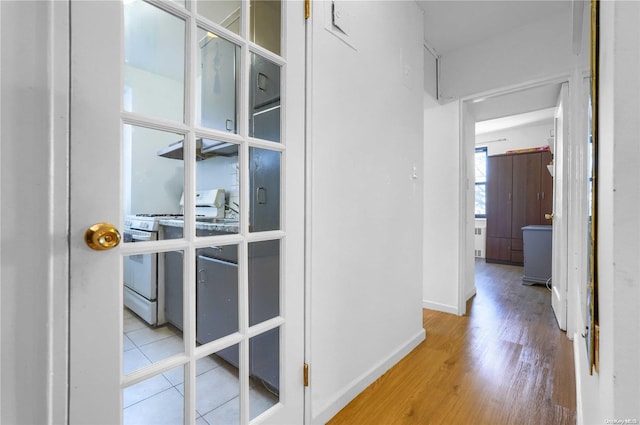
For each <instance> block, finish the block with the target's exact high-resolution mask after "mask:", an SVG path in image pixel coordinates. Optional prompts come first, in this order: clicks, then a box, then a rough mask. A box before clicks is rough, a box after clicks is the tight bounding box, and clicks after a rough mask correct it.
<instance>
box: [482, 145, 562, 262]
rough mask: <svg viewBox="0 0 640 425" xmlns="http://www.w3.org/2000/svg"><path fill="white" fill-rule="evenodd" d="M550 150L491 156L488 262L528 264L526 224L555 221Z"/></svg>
mask: <svg viewBox="0 0 640 425" xmlns="http://www.w3.org/2000/svg"><path fill="white" fill-rule="evenodd" d="M551 160H552V155H551V152H550V151H537V152H527V153H518V154H505V155H494V156H490V157H488V158H487V248H486V249H487V250H486V261H487V262H488V263H504V264H517V265H522V264H523V263H524V255H523V252H522V227H524V226H528V225H531V224H551V220H547V219H545V214H551V213H552V209H553V181H552V178H551V174H550V173H549V171H548V170H547V164H550V163H551Z"/></svg>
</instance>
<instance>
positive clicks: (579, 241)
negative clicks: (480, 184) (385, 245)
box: [458, 71, 587, 338]
mask: <svg viewBox="0 0 640 425" xmlns="http://www.w3.org/2000/svg"><path fill="white" fill-rule="evenodd" d="M582 80H583V75H582V74H581V73H580V72H578V71H574V72H573V73H571V74H561V75H558V76H554V77H550V78H545V79H539V80H532V81H529V82H526V83H523V84H516V85H513V86H508V87H503V88H500V89H496V90H490V91H486V92H482V93H478V94H475V95H471V96H467V97H464V98H462V99H460V102H461V104H462V102H471V101H473V100H476V99H480V98H483V97H490V96H497V95H501V94H507V93H510V92H514V91H518V90H523V89H527V88H532V87H536V86H541V85H545V84H554V83H555V84H557V83H563V82H568V85H569V93H570V95H569V99H568V102H567V103H568V104H569V105H568V109H569V114H568V115H569V117H568V121H569V124H568V125H569V137H568V140H567V141H566V142H567V143H566V144H565V154H567V159H566V161H567V170H572V171H571V172H570V173H569V174H570V176H568V177H569V178H568V182H567V186H566V188H567V192H568V193H578V194H580V195H579V196H576V197H574V198H572V199H570V200H569V203H568V204H569V205H566V204H565V206H564V207H563V208H564V210H563V211H562V213H563V215H564V216H565V217H566V220H565V223H571V222H580V223H581V222H582V221H584V220H586V209H585V208H584V206H583V205H582V204H583V203H585V202H586V201H585V199H586V198H585V196H586V195H583V193H584V194H586V191H587V177H586V168H587V163H586V162H587V157H586V154H585V150H586V148H585V147H581V143H582V144H584V140H581V135H582V133H581V132H580V127H579V126H580V125H581V124H580V123H581V122H582V120H580V119H574V117H575V116H578V114H580V113H581V110H580V108H572V105H573V104H576V105H580V104H582V102H581V100H582V99H581V97H580V96H577V95H576V94H575V92H576V91H581V90H582V87H583V86H582V84H583V82H582ZM574 87H575V90H574ZM461 110H462V106H461ZM464 119H465V115H464V114H461V118H460V123H459V134H460V137H459V143H460V151H461V159H460V165H461V167H460V179H459V186H458V190H459V191H460V193H467V194H468V196H467V197H466V198H467V199H468V198H469V196H471V194H470V193H469V192H472V191H473V189H474V188H473V185H471V184H469V183H468V182H472V181H474V179H475V176H474V175H472V173H473V169H469V167H467V166H465V163H466V164H469V163H470V161H472V158H473V155H474V152H475V140H474V139H472V138H469V137H466V138H465V137H462V135H463V134H464V127H465V124H467V123H465V122H464ZM465 158H466V161H465ZM573 170H578V171H579V172H575V171H573ZM460 198H461V200H462V199H464V197H463V196H460ZM472 206H473V204H469V203H468V202H461V204H460V220H459V226H460V227H459V237H458V243H459V244H460V249H459V258H458V261H459V270H460V275H459V276H460V278H459V280H458V311H459V314H465V312H466V301H467V299H466V296H465V288H469V287H471V286H473V285H474V283H473V282H469V281H468V280H469V279H470V278H471V276H469V274H467V273H464V272H463V271H464V270H467V269H468V268H469V267H473V263H474V258H473V254H472V253H473V242H474V239H473V227H471V226H467V220H466V219H465V218H466V217H467V216H468V215H469V214H471V212H470V211H469V210H470V209H471V208H472ZM581 220H582V221H581ZM580 228H581V229H582V230H583V231H586V224H584V226H580ZM554 230H555V229H554ZM576 230H578V229H577V228H574V227H572V232H573V231H576ZM564 234H565V235H566V234H567V232H566V229H565V232H564ZM565 239H568V240H565V246H567V247H568V249H567V251H565V252H563V253H562V258H561V259H560V264H561V265H562V268H563V270H564V271H565V273H564V274H565V276H567V280H568V282H567V283H568V291H567V293H568V295H570V294H573V293H574V292H575V288H576V286H577V285H578V283H579V281H580V279H583V278H584V277H585V276H586V269H585V266H584V264H583V262H581V261H579V258H577V256H579V255H581V254H583V253H584V252H586V250H585V249H584V247H583V246H582V245H584V244H586V242H587V237H586V233H585V236H584V238H578V237H575V236H574V237H568V238H565ZM554 256H555V254H554ZM570 258H571V259H572V261H571V270H569V259H570ZM576 258H577V259H576ZM470 263H471V265H470ZM568 300H569V302H568V303H569V306H568V307H569V308H568V314H567V336H568V337H569V338H573V333H574V330H575V324H576V317H575V308H576V307H575V306H573V305H572V297H571V296H568Z"/></svg>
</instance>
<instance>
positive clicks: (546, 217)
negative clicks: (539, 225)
mask: <svg viewBox="0 0 640 425" xmlns="http://www.w3.org/2000/svg"><path fill="white" fill-rule="evenodd" d="M544 218H545V220H553V214H545V215H544Z"/></svg>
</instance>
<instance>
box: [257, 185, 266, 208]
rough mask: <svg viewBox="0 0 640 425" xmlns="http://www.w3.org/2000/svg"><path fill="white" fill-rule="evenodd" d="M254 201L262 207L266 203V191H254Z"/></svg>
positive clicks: (260, 188)
mask: <svg viewBox="0 0 640 425" xmlns="http://www.w3.org/2000/svg"><path fill="white" fill-rule="evenodd" d="M256 201H257V202H258V205H264V204H266V203H267V189H265V188H264V187H259V188H258V189H256Z"/></svg>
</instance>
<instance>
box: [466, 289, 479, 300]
mask: <svg viewBox="0 0 640 425" xmlns="http://www.w3.org/2000/svg"><path fill="white" fill-rule="evenodd" d="M475 294H476V285H473V288H471V290H470V291H469V292H467V295H466V298H465V301H469V300H470V299H471V297H473V296H474V295H475Z"/></svg>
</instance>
